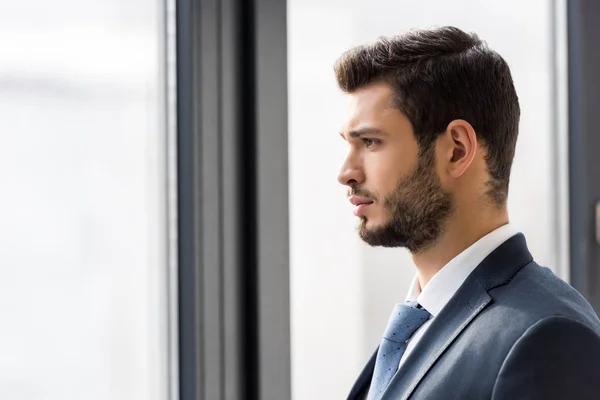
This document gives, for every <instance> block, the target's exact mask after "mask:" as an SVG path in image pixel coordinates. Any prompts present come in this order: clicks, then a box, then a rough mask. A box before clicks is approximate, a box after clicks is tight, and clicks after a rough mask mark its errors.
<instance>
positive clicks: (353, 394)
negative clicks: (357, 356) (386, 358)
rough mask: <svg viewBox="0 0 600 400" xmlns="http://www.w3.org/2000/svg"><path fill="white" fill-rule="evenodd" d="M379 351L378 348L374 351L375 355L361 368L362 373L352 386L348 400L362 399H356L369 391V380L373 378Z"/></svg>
mask: <svg viewBox="0 0 600 400" xmlns="http://www.w3.org/2000/svg"><path fill="white" fill-rule="evenodd" d="M378 351H379V347H378V348H377V349H376V350H375V353H373V355H372V356H371V358H370V359H369V361H368V362H367V365H365V367H364V368H363V370H362V372H361V373H360V375H359V376H358V379H357V380H356V382H355V383H354V386H352V390H351V391H350V394H349V395H348V400H360V399H362V397H358V396H359V395H360V394H361V393H367V392H368V390H369V385H370V383H371V378H372V377H373V370H375V361H376V360H377V352H378ZM364 398H365V399H366V398H367V397H366V396H364Z"/></svg>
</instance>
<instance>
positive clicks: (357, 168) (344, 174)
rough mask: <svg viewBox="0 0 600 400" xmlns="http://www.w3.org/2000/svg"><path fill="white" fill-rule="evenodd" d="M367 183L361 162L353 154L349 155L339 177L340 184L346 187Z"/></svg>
mask: <svg viewBox="0 0 600 400" xmlns="http://www.w3.org/2000/svg"><path fill="white" fill-rule="evenodd" d="M364 181H365V173H364V171H363V169H362V167H361V165H360V162H359V160H357V159H356V156H355V155H353V154H348V157H346V159H345V160H344V164H342V168H341V169H340V173H339V175H338V182H339V183H341V184H342V185H345V186H350V187H352V186H354V185H356V184H359V185H360V184H362V183H363V182H364Z"/></svg>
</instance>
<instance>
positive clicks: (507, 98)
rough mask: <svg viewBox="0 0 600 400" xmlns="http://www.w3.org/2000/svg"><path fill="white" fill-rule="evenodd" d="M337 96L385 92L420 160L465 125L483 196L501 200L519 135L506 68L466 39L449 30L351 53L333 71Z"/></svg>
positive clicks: (468, 36) (392, 39)
mask: <svg viewBox="0 0 600 400" xmlns="http://www.w3.org/2000/svg"><path fill="white" fill-rule="evenodd" d="M334 69H335V75H336V79H337V83H338V85H339V87H340V89H342V90H343V91H344V92H346V93H352V92H354V91H355V90H357V89H360V88H362V87H365V86H367V85H370V84H372V83H376V82H384V83H387V84H389V85H390V86H391V87H392V89H393V91H394V94H395V98H394V102H395V106H396V107H397V108H398V109H399V110H400V111H401V112H402V113H403V114H404V115H406V117H407V118H408V120H409V121H410V122H411V124H412V126H413V130H414V134H415V137H416V140H417V142H418V143H419V148H420V152H421V154H422V153H424V152H425V151H427V150H428V149H429V148H430V147H431V146H432V145H433V143H434V142H435V140H436V139H437V138H438V137H439V135H440V134H442V133H443V132H444V131H445V130H446V128H447V126H448V124H449V123H450V122H452V121H453V120H456V119H464V120H466V121H468V122H469V123H470V124H471V125H472V126H473V128H474V130H475V132H476V134H477V139H478V141H479V142H480V143H482V144H483V146H485V148H486V153H487V157H486V163H487V168H488V172H489V174H490V176H491V179H490V181H489V182H488V183H487V185H488V190H487V195H488V196H489V197H490V198H491V200H492V201H493V203H494V204H495V205H497V206H502V205H503V204H505V202H506V199H507V196H508V185H509V179H510V169H511V165H512V161H513V158H514V154H515V146H516V142H517V135H518V129H519V117H520V113H521V112H520V108H519V99H518V97H517V93H516V91H515V87H514V84H513V80H512V76H511V73H510V69H509V67H508V64H507V63H506V61H505V60H504V59H503V58H502V57H501V56H500V55H499V54H498V53H496V52H495V51H494V50H492V49H490V48H489V47H488V46H487V44H486V43H485V42H483V41H482V40H480V39H479V38H478V37H477V35H476V34H474V33H465V32H463V31H462V30H460V29H458V28H455V27H450V26H447V27H441V28H436V29H427V30H413V31H409V32H407V33H406V34H403V35H399V36H391V37H381V38H379V39H378V40H377V41H376V42H374V43H372V44H366V45H362V46H358V47H355V48H353V49H350V50H349V51H347V52H346V53H344V54H343V55H342V56H341V57H340V58H339V59H338V60H337V61H336V63H335V67H334Z"/></svg>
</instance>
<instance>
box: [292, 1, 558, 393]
mask: <svg viewBox="0 0 600 400" xmlns="http://www.w3.org/2000/svg"><path fill="white" fill-rule="evenodd" d="M552 6H553V2H549V1H545V0H535V1H528V2H522V1H518V0H510V1H503V2H480V1H473V0H453V1H447V0H436V1H427V2H419V1H398V0H373V1H364V0H361V1H358V0H353V1H342V0H288V33H289V37H288V61H289V96H290V97H289V132H290V137H289V152H290V218H291V219H290V223H291V230H290V235H291V248H290V250H291V265H290V267H291V301H292V306H291V313H292V314H291V317H292V386H293V398H294V399H295V400H302V399H317V398H319V399H339V398H345V397H346V396H347V394H348V392H349V391H350V388H351V386H352V384H353V383H354V380H355V379H356V378H357V376H358V373H359V372H360V370H361V369H362V367H363V365H364V363H365V362H366V360H367V359H368V358H369V356H370V355H371V354H372V352H373V351H374V349H375V348H376V346H377V345H378V344H379V341H380V338H381V334H382V332H383V331H384V328H385V324H386V321H387V319H388V317H389V312H390V310H391V309H392V307H393V304H394V303H396V302H398V301H403V300H404V298H405V296H406V292H407V289H408V286H409V284H410V282H411V279H412V277H413V274H414V273H415V269H414V266H413V264H412V261H411V258H410V256H409V255H408V253H407V252H406V251H404V250H401V249H387V250H386V249H382V248H370V247H368V246H366V245H364V244H363V243H362V242H361V241H360V239H359V238H358V235H357V234H356V232H355V229H354V228H355V226H356V220H355V217H354V216H353V215H352V211H351V207H350V205H349V204H348V202H347V200H346V197H345V192H346V190H345V188H344V187H342V186H341V185H339V184H338V183H337V180H336V177H337V173H338V170H339V168H340V166H341V163H342V161H343V159H344V157H345V155H346V150H347V149H346V145H345V144H344V143H343V141H342V140H341V139H340V138H339V136H338V132H339V131H340V128H341V124H342V122H343V118H344V117H345V115H344V113H345V107H346V100H345V96H344V95H343V94H342V93H341V92H340V91H339V89H338V88H337V85H336V82H335V78H334V74H333V63H334V61H335V60H336V59H337V57H339V56H340V55H341V54H342V53H343V52H344V51H346V50H348V49H349V48H351V47H353V46H355V45H358V44H363V43H366V42H371V41H374V40H375V39H377V37H379V36H382V35H391V34H397V33H401V32H404V31H406V30H409V29H411V28H427V27H432V26H440V25H455V26H457V27H459V28H461V29H463V30H466V31H473V32H476V33H478V34H479V36H480V37H481V38H483V39H484V40H486V41H487V42H488V43H489V45H490V46H491V47H492V48H494V49H495V50H496V51H498V52H499V53H500V54H501V55H502V56H503V57H505V59H506V60H507V61H508V63H509V64H510V66H511V68H512V71H513V77H514V81H515V85H516V88H517V92H518V94H519V98H520V103H521V110H522V117H521V131H520V136H519V143H518V144H517V154H516V159H515V160H514V164H513V165H514V170H515V171H519V172H518V174H513V176H512V179H511V194H510V198H509V211H510V215H511V221H512V222H513V224H514V225H515V226H516V227H517V228H518V229H520V230H521V231H522V232H524V233H525V235H526V237H527V239H528V243H529V246H530V249H531V251H532V253H533V254H535V255H536V258H537V260H538V262H540V263H541V264H544V265H547V266H548V267H551V268H553V269H555V270H556V269H558V255H557V243H558V238H556V237H555V236H554V235H555V232H556V230H555V229H554V226H555V223H556V218H557V215H558V210H557V205H556V202H554V201H540V199H554V198H555V197H556V196H555V184H554V182H555V177H554V175H553V174H554V171H555V169H554V165H555V160H554V153H553V140H554V137H553V134H552V132H554V130H553V129H554V127H553V115H554V111H553V110H554V108H553V107H554V103H553V101H554V100H552V99H553V97H552V96H553V93H554V87H553V85H554V81H553V79H554V78H553V68H554V59H553V37H552V34H553V20H552V18H553V17H552V15H553V12H552ZM540 99H544V100H542V101H541V100H540ZM548 99H550V100H548ZM532 155H535V163H531V162H530V159H531V156H532ZM531 193H536V195H535V196H531ZM314 195H316V199H317V200H318V201H317V202H314V201H306V197H307V196H310V198H311V200H312V199H314ZM562 276H564V275H562Z"/></svg>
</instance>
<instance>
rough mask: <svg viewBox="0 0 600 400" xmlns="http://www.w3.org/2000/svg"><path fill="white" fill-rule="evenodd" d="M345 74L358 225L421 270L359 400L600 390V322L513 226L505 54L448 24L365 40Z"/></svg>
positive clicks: (365, 375)
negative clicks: (508, 204) (537, 257)
mask: <svg viewBox="0 0 600 400" xmlns="http://www.w3.org/2000/svg"><path fill="white" fill-rule="evenodd" d="M335 73H336V77H337V81H338V84H339V86H340V88H341V89H342V90H343V91H344V92H346V93H347V94H348V97H349V108H348V120H347V121H346V123H345V125H344V128H343V131H342V133H341V135H342V137H343V138H344V139H345V140H346V141H347V142H348V145H349V152H348V155H347V158H346V160H345V162H344V164H343V166H342V168H341V171H340V175H339V181H340V182H341V183H342V184H344V185H346V186H348V188H349V189H348V196H349V199H350V202H351V203H352V204H354V205H355V209H354V214H355V215H356V216H358V217H359V218H360V223H359V228H358V232H359V235H360V237H361V238H362V239H363V240H364V241H365V242H366V243H368V244H369V245H372V246H385V247H405V248H407V249H408V250H409V251H410V252H411V254H412V257H413V260H414V263H415V265H416V267H417V275H416V277H415V280H414V282H413V284H412V287H411V290H410V292H409V294H408V297H407V302H406V303H402V304H398V305H396V307H395V308H394V311H393V312H392V316H391V317H390V321H389V323H388V327H387V328H386V331H385V332H384V335H383V338H382V341H381V345H380V346H379V348H378V350H377V351H376V352H375V354H374V355H373V357H372V358H371V360H370V361H369V362H368V364H367V366H366V367H365V369H364V370H363V372H362V373H361V374H360V376H359V378H358V380H357V382H356V384H355V385H354V387H353V388H352V390H351V393H350V395H349V399H368V400H379V399H384V400H391V399H408V398H410V399H428V400H433V399H444V400H447V399H544V400H547V399H600V321H599V320H598V318H597V316H596V314H595V312H594V310H593V309H592V308H591V307H590V305H589V304H588V303H587V302H586V301H585V300H584V298H583V297H582V296H581V295H580V294H579V293H578V292H576V291H575V290H574V289H573V288H571V287H570V286H569V285H567V284H566V283H564V282H563V281H561V280H560V279H558V278H557V277H556V276H555V275H553V274H552V272H551V271H550V270H548V269H547V268H543V267H540V266H539V265H537V264H536V263H535V262H534V261H533V258H532V256H531V255H530V253H529V251H528V250H527V246H526V243H525V238H524V236H523V235H522V234H520V233H517V232H515V231H514V230H513V228H512V227H511V225H510V224H509V219H508V213H507V209H506V199H507V196H508V186H509V175H510V170H511V164H512V160H513V156H514V152H515V144H516V141H517V131H518V125H519V115H520V109H519V102H518V98H517V94H516V92H515V88H514V86H513V81H512V77H511V74H510V70H509V67H508V65H507V64H506V62H505V61H504V59H502V57H500V56H499V55H498V54H497V53H496V52H495V51H493V50H491V49H490V48H488V47H487V46H486V44H485V43H484V42H482V41H481V40H479V39H478V37H477V36H476V35H474V34H467V33H465V32H463V31H461V30H459V29H457V28H453V27H444V28H440V29H434V30H422V31H411V32H409V33H407V34H405V35H403V36H397V37H390V38H381V39H379V40H378V41H377V42H375V43H373V44H369V45H365V46H360V47H357V48H354V49H352V50H350V51H348V52H347V53H345V54H344V55H342V56H341V57H340V59H339V60H338V61H337V62H336V64H335ZM532 195H536V194H535V193H532ZM539 200H540V201H547V199H544V198H540V199H539Z"/></svg>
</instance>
